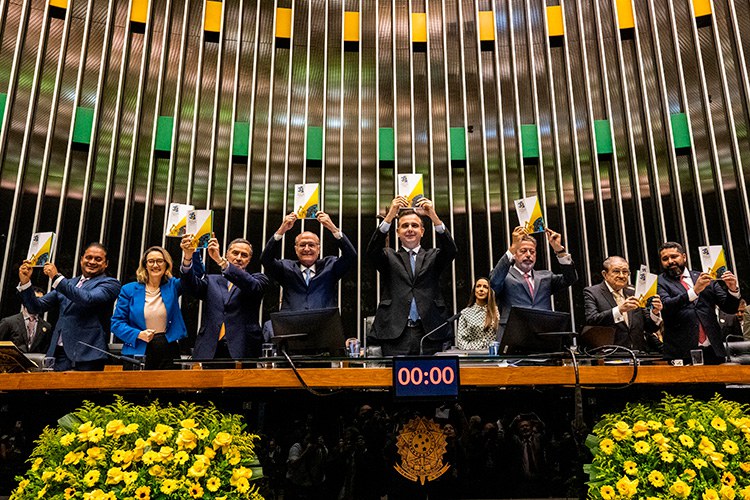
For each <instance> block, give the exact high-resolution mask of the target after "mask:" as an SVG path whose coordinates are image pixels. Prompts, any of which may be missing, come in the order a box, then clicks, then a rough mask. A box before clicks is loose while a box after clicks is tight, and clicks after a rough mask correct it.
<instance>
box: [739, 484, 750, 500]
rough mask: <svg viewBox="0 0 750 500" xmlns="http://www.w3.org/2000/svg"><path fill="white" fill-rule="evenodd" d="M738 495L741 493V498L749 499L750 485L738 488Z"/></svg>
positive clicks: (743, 499)
mask: <svg viewBox="0 0 750 500" xmlns="http://www.w3.org/2000/svg"><path fill="white" fill-rule="evenodd" d="M740 495H742V500H750V486H745V487H744V488H742V489H741V490H740Z"/></svg>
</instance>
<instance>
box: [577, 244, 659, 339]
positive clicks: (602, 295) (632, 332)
mask: <svg viewBox="0 0 750 500" xmlns="http://www.w3.org/2000/svg"><path fill="white" fill-rule="evenodd" d="M602 266H603V267H604V270H603V271H602V276H604V281H602V282H601V283H599V284H598V285H592V286H589V287H586V288H584V290H583V307H584V311H585V313H586V325H589V326H611V327H612V328H614V330H615V338H614V343H615V345H620V346H623V347H627V348H628V349H633V350H635V351H644V352H645V351H652V352H661V349H662V343H661V340H659V337H658V336H657V335H656V333H655V332H657V331H658V330H659V325H661V323H662V318H661V314H660V311H661V308H662V304H661V300H660V299H659V296H658V295H657V296H655V297H654V298H653V299H652V301H651V306H650V307H649V308H648V309H644V308H642V307H640V304H639V302H638V299H637V298H636V297H634V294H635V289H634V288H633V287H632V286H629V285H630V268H629V267H628V261H626V260H625V259H623V258H622V257H618V256H613V257H609V258H608V259H607V260H605V261H604V263H603V264H602Z"/></svg>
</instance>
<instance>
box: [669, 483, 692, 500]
mask: <svg viewBox="0 0 750 500" xmlns="http://www.w3.org/2000/svg"><path fill="white" fill-rule="evenodd" d="M691 490H692V488H691V487H690V486H688V484H687V483H686V482H684V481H675V482H674V484H672V486H670V487H669V492H670V493H671V494H673V495H674V496H676V497H679V498H687V497H688V496H690V491H691Z"/></svg>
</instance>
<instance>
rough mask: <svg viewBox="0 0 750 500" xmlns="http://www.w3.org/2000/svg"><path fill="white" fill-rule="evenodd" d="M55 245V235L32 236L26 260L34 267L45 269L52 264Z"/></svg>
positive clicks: (41, 234)
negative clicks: (47, 264)
mask: <svg viewBox="0 0 750 500" xmlns="http://www.w3.org/2000/svg"><path fill="white" fill-rule="evenodd" d="M55 243H56V240H55V233H34V234H32V235H31V243H30V244H29V253H27V254H26V260H27V261H29V262H31V265H32V266H34V267H44V265H45V264H46V263H47V262H52V254H53V253H54V251H55Z"/></svg>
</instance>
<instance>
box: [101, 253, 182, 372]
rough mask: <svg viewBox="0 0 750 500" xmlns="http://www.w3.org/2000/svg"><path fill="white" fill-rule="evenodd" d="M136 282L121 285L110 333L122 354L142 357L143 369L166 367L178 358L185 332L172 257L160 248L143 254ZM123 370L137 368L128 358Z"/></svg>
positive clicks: (177, 280) (178, 280)
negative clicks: (173, 274) (144, 365)
mask: <svg viewBox="0 0 750 500" xmlns="http://www.w3.org/2000/svg"><path fill="white" fill-rule="evenodd" d="M135 276H136V281H134V282H132V283H128V284H127V285H124V286H123V287H122V289H121V290H120V296H119V297H118V298H117V305H116V307H115V313H114V314H113V315H112V333H114V334H115V335H116V336H117V338H119V339H120V340H122V341H123V343H124V344H123V346H122V354H123V355H124V356H128V357H130V356H133V355H144V354H145V356H146V369H147V370H169V369H172V368H174V363H173V360H174V359H177V358H179V357H180V346H179V345H178V344H177V341H178V340H179V339H181V338H183V337H185V336H186V335H187V329H186V328H185V321H184V320H183V319H182V312H181V311H180V303H179V298H180V295H181V294H182V285H181V284H180V279H179V278H175V277H173V276H172V257H170V255H169V253H167V251H166V250H165V249H164V248H162V247H151V248H149V249H148V250H146V252H145V253H144V254H143V256H142V257H141V261H140V263H139V265H138V270H137V271H136V272H135ZM123 366H124V368H125V369H134V368H137V367H136V366H134V365H133V363H130V362H128V361H125V362H124V365H123Z"/></svg>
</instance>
